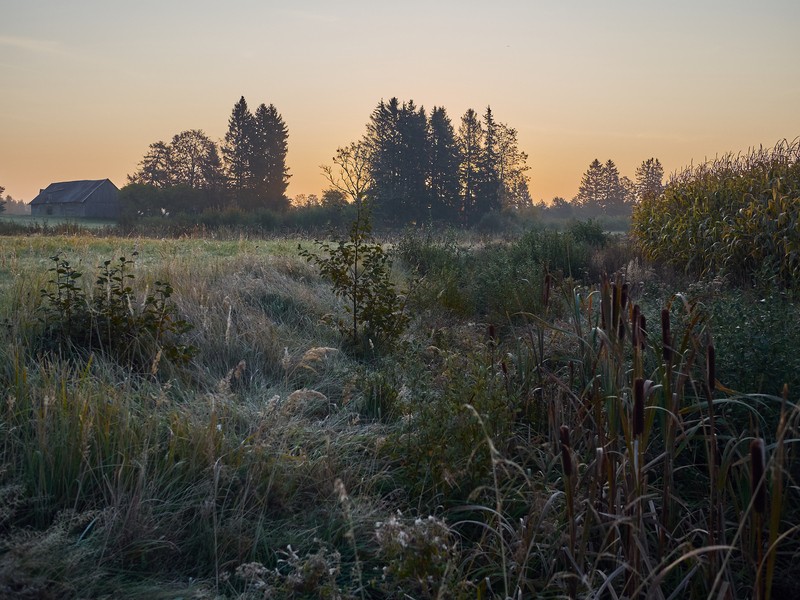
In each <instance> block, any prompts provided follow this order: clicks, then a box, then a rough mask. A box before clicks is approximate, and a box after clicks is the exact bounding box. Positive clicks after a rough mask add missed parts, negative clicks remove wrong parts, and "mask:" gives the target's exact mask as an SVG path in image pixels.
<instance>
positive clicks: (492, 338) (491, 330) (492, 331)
mask: <svg viewBox="0 0 800 600" xmlns="http://www.w3.org/2000/svg"><path fill="white" fill-rule="evenodd" d="M495 333H496V332H495V329H494V324H493V323H489V327H488V329H487V330H486V334H487V335H488V336H489V344H490V345H492V346H494V344H495V340H496V339H497V338H496V337H495Z"/></svg>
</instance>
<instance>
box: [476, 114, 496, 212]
mask: <svg viewBox="0 0 800 600" xmlns="http://www.w3.org/2000/svg"><path fill="white" fill-rule="evenodd" d="M483 131H484V135H483V149H482V152H481V155H480V159H479V180H478V189H477V194H476V202H475V205H476V206H475V209H476V210H475V212H476V215H475V216H476V217H478V218H480V217H482V216H483V215H485V214H486V213H489V212H492V211H499V210H500V164H499V163H500V159H499V154H498V149H497V144H498V139H497V138H498V129H497V123H496V122H495V120H494V115H492V109H491V107H488V106H487V107H486V112H485V113H484V114H483Z"/></svg>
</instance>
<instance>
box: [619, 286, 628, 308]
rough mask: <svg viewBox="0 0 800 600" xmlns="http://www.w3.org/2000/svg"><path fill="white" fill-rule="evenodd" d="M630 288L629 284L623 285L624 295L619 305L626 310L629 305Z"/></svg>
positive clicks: (621, 296)
mask: <svg viewBox="0 0 800 600" xmlns="http://www.w3.org/2000/svg"><path fill="white" fill-rule="evenodd" d="M629 289H630V288H629V287H628V284H627V283H623V284H622V294H621V295H620V299H619V305H620V306H621V307H622V309H623V310H625V307H626V306H627V305H628V290H629Z"/></svg>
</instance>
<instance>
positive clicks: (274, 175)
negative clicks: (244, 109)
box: [250, 104, 290, 210]
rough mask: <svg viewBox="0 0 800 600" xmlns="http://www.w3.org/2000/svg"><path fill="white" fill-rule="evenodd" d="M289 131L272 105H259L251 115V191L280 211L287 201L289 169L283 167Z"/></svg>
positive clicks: (286, 205)
mask: <svg viewBox="0 0 800 600" xmlns="http://www.w3.org/2000/svg"><path fill="white" fill-rule="evenodd" d="M288 138H289V130H288V128H287V127H286V124H285V123H284V122H283V118H282V117H281V115H280V114H279V113H278V110H277V109H276V108H275V106H274V105H273V104H270V105H269V106H266V105H265V104H261V105H260V106H259V107H258V108H257V109H256V112H255V116H254V119H253V130H252V140H251V152H252V155H251V157H250V163H251V170H252V175H253V191H254V192H255V194H256V196H257V197H258V199H259V202H260V203H263V205H265V206H267V207H269V208H272V209H279V210H284V209H285V208H287V207H288V204H289V201H288V198H287V197H286V189H287V188H288V186H289V177H290V175H289V169H288V168H287V166H286V154H287V151H288V142H287V140H288Z"/></svg>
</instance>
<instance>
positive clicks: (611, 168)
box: [599, 158, 625, 214]
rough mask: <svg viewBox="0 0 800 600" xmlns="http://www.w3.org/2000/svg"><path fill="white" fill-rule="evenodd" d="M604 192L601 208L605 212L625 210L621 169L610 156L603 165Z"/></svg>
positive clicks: (611, 212)
mask: <svg viewBox="0 0 800 600" xmlns="http://www.w3.org/2000/svg"><path fill="white" fill-rule="evenodd" d="M603 188H604V191H603V194H602V197H601V198H599V206H600V210H601V211H602V212H603V213H604V214H619V213H620V212H624V206H625V192H624V191H623V189H622V185H621V184H620V180H619V169H617V165H615V164H614V161H613V160H611V159H610V158H609V159H608V160H607V161H606V164H604V165H603Z"/></svg>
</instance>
